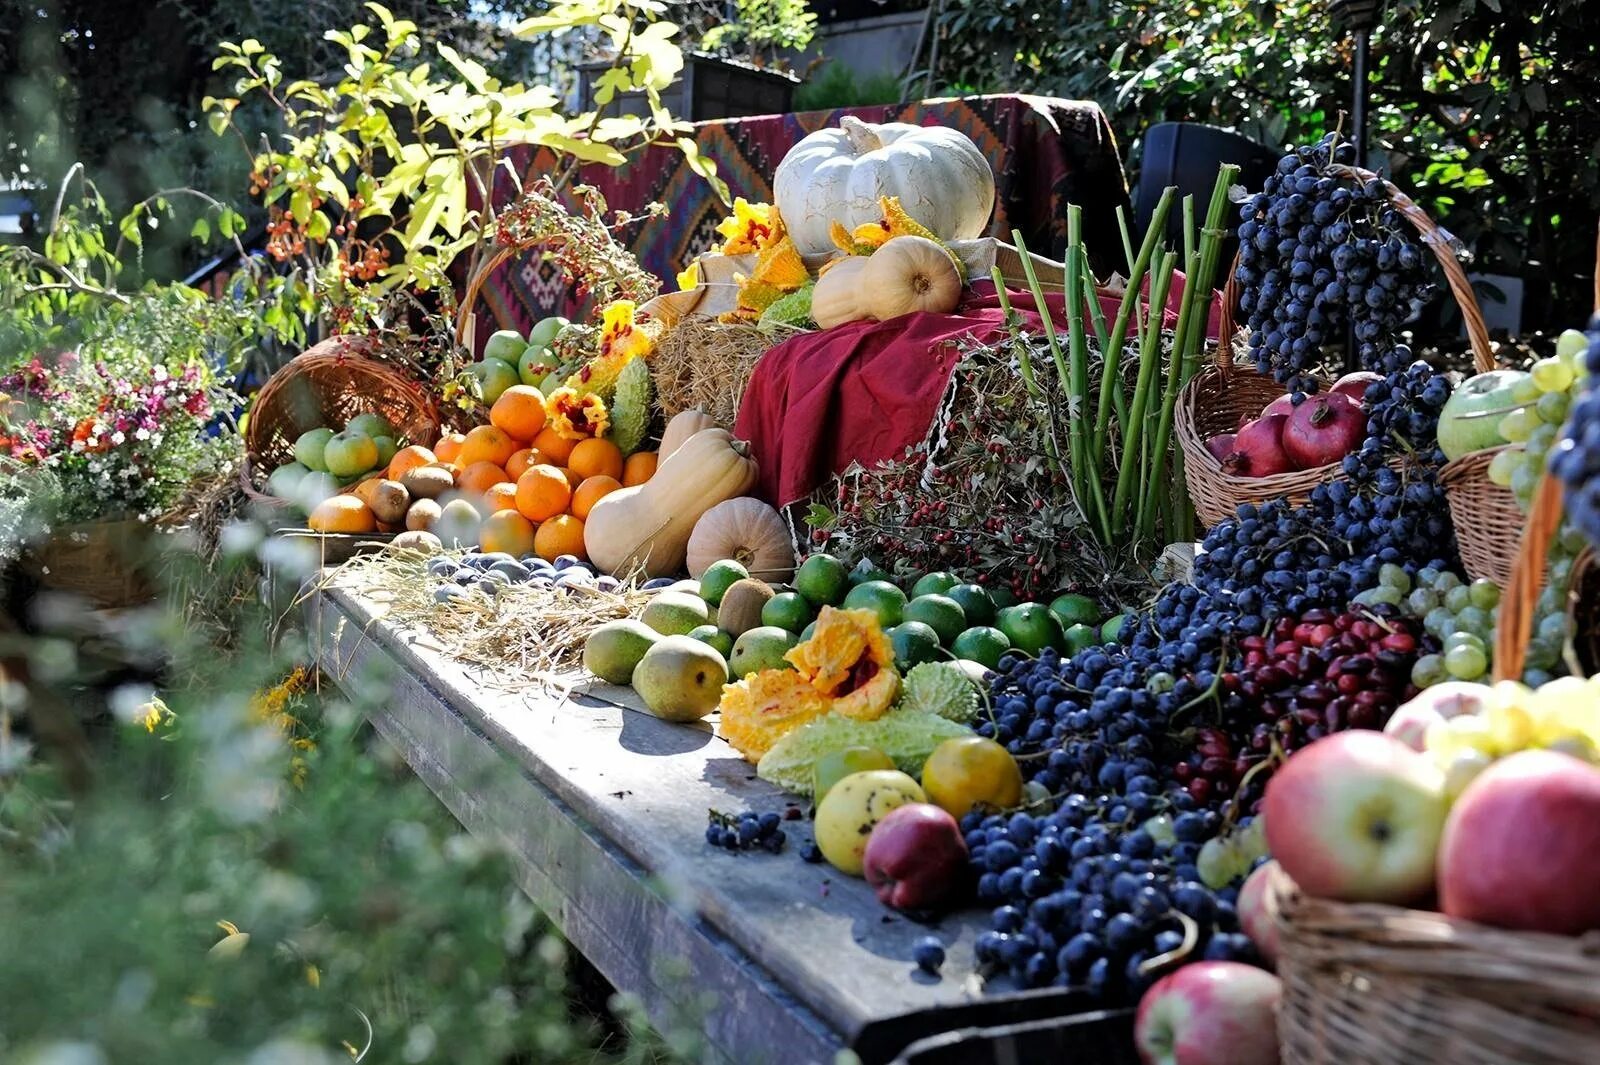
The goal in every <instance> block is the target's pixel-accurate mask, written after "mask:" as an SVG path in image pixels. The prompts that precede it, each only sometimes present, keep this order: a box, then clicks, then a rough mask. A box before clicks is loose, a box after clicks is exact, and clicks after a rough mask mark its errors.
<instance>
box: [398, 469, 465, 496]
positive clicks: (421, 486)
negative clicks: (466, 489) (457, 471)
mask: <svg viewBox="0 0 1600 1065" xmlns="http://www.w3.org/2000/svg"><path fill="white" fill-rule="evenodd" d="M400 484H401V485H402V486H404V488H405V490H406V491H407V492H410V493H411V496H412V498H413V499H438V498H439V497H440V496H442V495H444V494H445V493H446V492H448V491H450V489H452V488H454V487H455V486H456V479H455V477H454V476H452V475H451V473H450V471H449V470H447V469H445V468H444V467H443V466H418V467H417V468H416V469H414V470H407V471H406V474H405V476H404V477H401V478H400Z"/></svg>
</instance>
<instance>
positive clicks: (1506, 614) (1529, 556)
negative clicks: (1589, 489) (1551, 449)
mask: <svg viewBox="0 0 1600 1065" xmlns="http://www.w3.org/2000/svg"><path fill="white" fill-rule="evenodd" d="M1561 514H1562V507H1561V482H1560V481H1558V480H1556V479H1555V478H1554V477H1552V476H1550V475H1549V474H1548V473H1546V474H1545V475H1544V476H1543V477H1541V478H1540V479H1539V489H1538V491H1537V492H1536V493H1535V494H1534V497H1533V509H1532V510H1531V511H1529V513H1528V524H1527V525H1526V526H1525V527H1524V528H1523V530H1522V540H1521V542H1519V543H1518V545H1517V559H1516V561H1515V562H1514V563H1512V566H1511V579H1510V580H1509V581H1507V582H1506V589H1505V593H1504V594H1503V595H1502V596H1501V599H1500V622H1499V627H1498V632H1497V634H1496V636H1495V643H1494V679H1495V680H1497V681H1499V680H1521V679H1522V668H1523V666H1524V664H1525V663H1526V659H1527V652H1528V640H1529V639H1530V638H1531V637H1532V636H1533V615H1534V608H1535V606H1536V605H1537V604H1538V601H1539V587H1540V585H1541V584H1543V583H1544V569H1545V561H1546V559H1547V558H1548V556H1549V553H1550V540H1551V538H1552V537H1554V536H1555V534H1556V529H1557V528H1558V527H1559V526H1560V525H1561Z"/></svg>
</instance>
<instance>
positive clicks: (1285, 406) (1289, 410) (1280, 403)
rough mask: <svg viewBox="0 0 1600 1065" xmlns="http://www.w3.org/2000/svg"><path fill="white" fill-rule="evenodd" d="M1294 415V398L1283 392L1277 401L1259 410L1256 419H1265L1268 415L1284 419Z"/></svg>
mask: <svg viewBox="0 0 1600 1065" xmlns="http://www.w3.org/2000/svg"><path fill="white" fill-rule="evenodd" d="M1293 413H1294V397H1293V396H1291V395H1290V394H1289V393H1287V392H1285V393H1284V394H1283V395H1281V396H1279V397H1278V398H1277V399H1275V400H1273V401H1272V402H1271V403H1268V404H1267V405H1266V406H1265V407H1262V408H1261V413H1260V415H1258V417H1261V418H1265V417H1266V416H1267V415H1269V414H1282V415H1284V416H1285V417H1287V416H1289V415H1291V414H1293Z"/></svg>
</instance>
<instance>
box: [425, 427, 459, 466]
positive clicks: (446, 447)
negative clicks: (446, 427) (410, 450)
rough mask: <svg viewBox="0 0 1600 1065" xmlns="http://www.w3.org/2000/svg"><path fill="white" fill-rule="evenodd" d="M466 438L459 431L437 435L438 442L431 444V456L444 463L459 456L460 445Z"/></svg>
mask: <svg viewBox="0 0 1600 1065" xmlns="http://www.w3.org/2000/svg"><path fill="white" fill-rule="evenodd" d="M466 442H467V438H466V437H465V436H463V435H461V434H460V433H445V434H444V435H443V436H441V437H439V442H438V443H437V444H435V445H433V456H434V458H436V459H437V460H438V461H440V462H443V463H445V464H446V465H448V464H450V463H452V462H454V461H456V459H458V458H460V457H461V445H462V444H465V443H466Z"/></svg>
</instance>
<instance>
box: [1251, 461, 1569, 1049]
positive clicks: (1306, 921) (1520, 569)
mask: <svg viewBox="0 0 1600 1065" xmlns="http://www.w3.org/2000/svg"><path fill="white" fill-rule="evenodd" d="M1561 513H1562V510H1561V487H1560V484H1559V483H1558V482H1556V481H1555V480H1553V479H1551V478H1550V477H1548V476H1546V477H1545V478H1544V479H1543V480H1542V481H1541V482H1540V485H1539V490H1538V492H1537V493H1536V495H1535V498H1534V504H1533V509H1532V511H1531V512H1530V514H1529V515H1528V520H1527V524H1526V527H1525V528H1524V530H1523V533H1522V535H1521V536H1520V537H1519V538H1518V540H1519V543H1518V546H1517V548H1516V549H1515V550H1509V549H1508V550H1507V552H1506V554H1507V555H1508V556H1509V557H1511V558H1512V559H1513V564H1512V566H1511V575H1510V578H1509V581H1508V583H1507V586H1506V589H1505V592H1504V594H1503V596H1502V597H1501V600H1500V619H1499V626H1498V630H1497V633H1496V639H1495V648H1494V679H1495V680H1504V679H1506V678H1508V677H1512V678H1514V677H1520V676H1521V675H1522V668H1523V663H1524V659H1525V653H1526V650H1527V646H1528V639H1529V637H1530V635H1531V633H1532V629H1533V620H1534V609H1535V603H1536V602H1537V600H1538V598H1539V586H1540V584H1541V583H1542V582H1543V580H1544V574H1545V560H1546V555H1547V552H1548V550H1549V545H1550V541H1551V538H1552V537H1553V536H1554V534H1555V532H1556V530H1557V528H1558V527H1559V526H1560V524H1561ZM1271 890H1272V891H1273V892H1274V894H1275V895H1276V897H1277V902H1278V917H1277V921H1278V976H1279V978H1280V979H1281V980H1282V981H1283V1002H1282V1006H1281V1007H1280V1010H1279V1014H1278V1036H1279V1040H1280V1042H1281V1044H1282V1049H1283V1060H1284V1061H1285V1062H1288V1063H1291V1065H1391V1063H1404V1065H1580V1063H1590V1062H1600V932H1591V933H1589V934H1587V935H1585V936H1582V937H1572V936H1556V935H1546V934H1543V933H1536V932H1514V931H1506V930H1503V929H1498V928H1489V927H1486V926H1484V925H1479V924H1475V923H1473V922H1470V921H1462V920H1458V919H1456V918H1453V917H1447V916H1445V915H1444V914H1442V913H1434V912H1429V911H1424V910H1408V909H1403V908H1400V907H1396V906H1384V905H1379V904H1374V903H1360V904H1352V903H1342V902H1332V901H1329V900H1327V899H1313V898H1308V897H1306V896H1304V895H1302V894H1300V893H1299V892H1298V891H1297V890H1295V888H1294V885H1293V884H1292V883H1290V882H1289V880H1288V878H1287V877H1281V876H1280V877H1279V878H1278V879H1277V880H1276V881H1274V883H1273V885H1272V889H1271Z"/></svg>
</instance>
